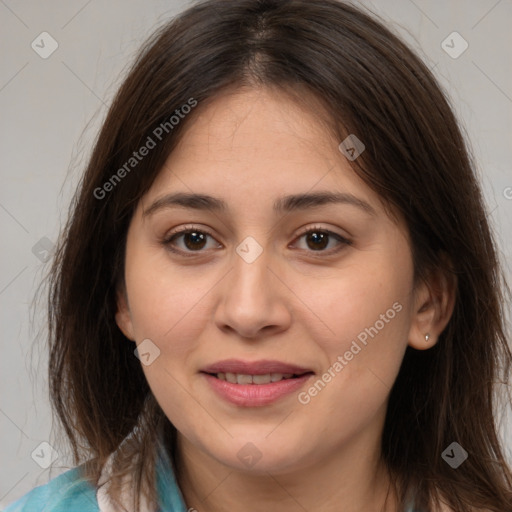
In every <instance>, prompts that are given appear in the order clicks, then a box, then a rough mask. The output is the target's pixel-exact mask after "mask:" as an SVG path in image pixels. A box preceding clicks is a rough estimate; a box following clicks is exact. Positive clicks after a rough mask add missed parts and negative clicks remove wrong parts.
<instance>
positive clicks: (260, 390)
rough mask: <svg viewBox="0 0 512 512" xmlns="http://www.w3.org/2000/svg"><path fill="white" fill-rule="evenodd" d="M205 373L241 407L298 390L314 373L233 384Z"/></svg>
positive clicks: (266, 402) (223, 394)
mask: <svg viewBox="0 0 512 512" xmlns="http://www.w3.org/2000/svg"><path fill="white" fill-rule="evenodd" d="M203 375H204V377H205V378H206V380H207V382H208V384H209V385H210V386H211V387H212V389H213V390H214V391H215V392H216V393H217V394H218V395H219V396H220V397H222V398H224V399H225V400H227V401H228V402H231V403H232V404H235V405H238V406H241V407H261V406H264V405H269V404H271V403H273V402H276V401H277V400H279V399H280V398H282V397H284V396H286V395H289V394H290V393H293V392H294V391H298V390H299V389H300V388H301V387H302V386H303V385H304V384H305V383H306V381H307V380H309V379H310V378H311V377H312V376H313V375H314V374H313V373H305V374H304V375H301V376H300V377H296V378H291V379H284V380H280V381H278V382H270V383H268V384H232V383H231V382H228V381H226V380H220V379H218V378H217V377H214V376H213V375H210V374H208V373H203ZM255 375H258V374H255Z"/></svg>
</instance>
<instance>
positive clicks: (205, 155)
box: [145, 89, 380, 203]
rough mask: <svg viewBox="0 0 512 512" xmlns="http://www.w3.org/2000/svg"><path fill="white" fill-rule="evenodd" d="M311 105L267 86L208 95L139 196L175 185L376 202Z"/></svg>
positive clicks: (198, 190) (225, 191) (212, 190)
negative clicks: (337, 196)
mask: <svg viewBox="0 0 512 512" xmlns="http://www.w3.org/2000/svg"><path fill="white" fill-rule="evenodd" d="M314 107H318V108H320V104H319V103H318V102H316V101H314V100H312V99H308V103H307V104H306V105H305V106H304V105H301V104H299V103H297V101H296V100H295V99H294V98H291V97H290V96H289V95H288V94H286V93H285V92H284V91H278V90H272V91H270V90H268V89H254V90H253V89H250V90H242V91H236V92H230V93H226V94H223V95H220V96H218V97H215V98H213V100H210V101H208V103H207V104H205V105H202V106H201V107H198V109H197V111H196V112H195V113H194V118H193V119H192V120H190V121H189V123H188V124H187V125H186V127H185V129H184V132H183V133H182V136H181V138H180V141H179V143H178V145H177V146H176V147H175V149H174V150H173V152H172V153H171V154H170V156H169V157H168V159H167V161H166V163H165V165H164V167H163V169H162V171H161V172H160V173H159V175H158V177H157V179H156V180H155V182H154V184H153V186H152V188H151V189H150V191H149V192H148V194H147V198H146V199H148V198H149V199H154V198H155V197H157V196H158V195H159V194H161V193H162V192H163V191H169V190H175V189H179V190H180V191H183V192H195V193H206V192H208V193H215V195H217V196H224V197H226V196H229V195H230V194H231V195H232V196H233V195H235V196H236V197H232V199H235V198H238V199H240V198H245V200H246V199H247V198H254V197H255V195H254V194H255V191H256V190H257V191H258V198H259V199H260V200H263V198H264V197H266V196H269V197H270V196H274V197H276V196H282V195H284V194H285V193H287V194H290V193H305V192H307V191H311V192H314V191H317V190H331V191H333V192H334V191H337V192H341V193H347V194H355V193H357V194H358V195H359V196H361V195H362V196H364V198H366V200H367V201H368V202H369V201H373V202H377V203H379V202H380V201H379V198H378V197H377V196H376V195H375V194H374V193H373V191H372V190H371V189H370V188H369V187H367V186H366V184H365V183H364V182H363V181H362V180H361V179H360V178H359V177H358V176H357V175H356V173H355V172H354V171H353V169H352V168H351V166H350V164H349V162H348V161H347V159H346V158H345V157H344V156H343V154H342V153H341V152H340V151H339V149H338V145H339V141H337V140H336V139H335V138H334V137H333V134H332V133H331V132H330V131H329V130H328V129H327V127H326V124H325V122H324V117H321V113H320V112H318V113H315V109H314ZM228 201H229V197H228ZM145 202H146V201H145Z"/></svg>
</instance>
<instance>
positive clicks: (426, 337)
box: [425, 333, 430, 341]
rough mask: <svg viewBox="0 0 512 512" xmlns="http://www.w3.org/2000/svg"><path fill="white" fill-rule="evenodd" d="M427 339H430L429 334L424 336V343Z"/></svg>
mask: <svg viewBox="0 0 512 512" xmlns="http://www.w3.org/2000/svg"><path fill="white" fill-rule="evenodd" d="M429 339H430V334H429V333H427V334H425V341H428V340H429Z"/></svg>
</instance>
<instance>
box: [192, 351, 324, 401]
mask: <svg viewBox="0 0 512 512" xmlns="http://www.w3.org/2000/svg"><path fill="white" fill-rule="evenodd" d="M200 373H201V374H203V375H204V376H205V377H206V381H207V382H208V383H209V385H210V387H211V389H213V391H214V392H215V393H216V394H217V396H220V397H221V398H223V399H224V400H227V401H228V402H230V403H232V404H235V405H237V406H242V407H257V406H264V405H269V404H271V403H273V402H275V401H277V400H279V399H280V398H282V397H284V396H286V395H289V394H291V393H293V392H294V391H298V390H299V389H300V388H301V387H302V386H304V385H305V383H306V382H307V381H308V380H309V378H310V377H312V376H313V375H315V372H313V370H310V369H307V368H304V367H301V366H297V365H293V364H288V363H283V362H280V361H271V360H264V361H263V360H262V361H256V362H245V361H240V360H235V359H230V360H225V361H219V362H218V363H215V364H212V365H210V366H208V367H206V368H204V369H203V370H201V371H200Z"/></svg>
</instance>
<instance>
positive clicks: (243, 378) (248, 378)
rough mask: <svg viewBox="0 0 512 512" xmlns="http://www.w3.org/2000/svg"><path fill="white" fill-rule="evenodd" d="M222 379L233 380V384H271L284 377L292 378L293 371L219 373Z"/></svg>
mask: <svg viewBox="0 0 512 512" xmlns="http://www.w3.org/2000/svg"><path fill="white" fill-rule="evenodd" d="M216 377H217V378H218V379H220V380H225V381H227V382H231V384H269V383H270V382H279V381H280V380H283V379H291V378H292V377H293V373H266V374H265V375H246V374H243V373H229V372H226V373H217V374H216Z"/></svg>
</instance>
